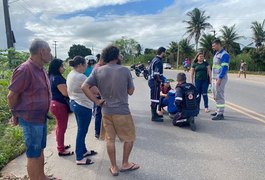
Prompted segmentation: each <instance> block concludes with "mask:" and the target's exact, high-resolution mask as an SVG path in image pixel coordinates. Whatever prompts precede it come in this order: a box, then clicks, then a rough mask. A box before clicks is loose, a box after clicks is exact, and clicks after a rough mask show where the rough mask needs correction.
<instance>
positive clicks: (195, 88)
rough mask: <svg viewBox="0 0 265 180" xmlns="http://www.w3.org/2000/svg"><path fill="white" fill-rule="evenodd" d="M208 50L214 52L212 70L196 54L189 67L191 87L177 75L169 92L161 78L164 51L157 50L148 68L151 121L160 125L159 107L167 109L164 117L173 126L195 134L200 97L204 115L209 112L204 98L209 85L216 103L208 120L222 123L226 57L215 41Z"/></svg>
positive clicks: (167, 85)
mask: <svg viewBox="0 0 265 180" xmlns="http://www.w3.org/2000/svg"><path fill="white" fill-rule="evenodd" d="M212 48H213V50H214V51H215V55H214V58H213V65H212V68H211V67H210V65H209V63H208V62H206V61H205V60H204V55H203V53H202V52H199V53H197V55H196V56H195V58H194V60H193V63H192V66H191V67H192V68H191V83H187V82H186V79H187V78H186V75H185V74H184V73H178V75H177V86H176V88H175V89H172V88H171V86H170V83H169V82H168V80H167V79H166V78H165V77H164V75H163V66H162V64H163V63H162V59H163V58H164V57H165V54H166V49H165V48H164V47H160V48H159V49H158V51H157V55H156V57H155V58H154V59H153V60H152V62H151V64H150V67H149V74H150V75H149V81H148V85H149V87H150V95H151V105H150V106H151V114H152V117H151V120H152V121H155V122H163V111H164V109H163V107H165V106H167V107H168V113H170V115H171V117H172V118H173V121H172V123H173V125H177V126H182V125H183V124H185V125H186V124H187V125H190V128H191V129H192V130H193V131H195V130H196V126H195V122H194V116H197V115H198V113H199V110H200V100H201V96H202V97H203V100H204V111H205V112H206V113H208V112H209V105H208V95H207V93H208V88H209V84H212V92H213V97H214V100H215V102H216V111H215V112H214V113H212V114H211V115H212V116H213V117H212V120H223V119H224V115H223V113H224V108H225V98H224V90H225V85H226V83H227V81H228V76H227V73H228V69H229V62H230V57H229V54H228V53H227V52H226V51H225V50H224V49H223V47H222V45H221V41H220V40H219V39H215V40H214V41H213V43H212ZM157 106H158V109H157ZM157 110H158V111H157Z"/></svg>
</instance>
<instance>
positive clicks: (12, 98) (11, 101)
mask: <svg viewBox="0 0 265 180" xmlns="http://www.w3.org/2000/svg"><path fill="white" fill-rule="evenodd" d="M18 98H19V94H18V93H15V92H13V91H9V92H8V95H7V104H8V107H9V109H10V111H11V113H12V111H13V108H14V106H15V105H16V104H17V101H18ZM9 121H10V123H11V124H12V125H14V126H16V125H17V124H18V120H17V117H15V116H14V115H13V114H12V117H11V119H10V120H9Z"/></svg>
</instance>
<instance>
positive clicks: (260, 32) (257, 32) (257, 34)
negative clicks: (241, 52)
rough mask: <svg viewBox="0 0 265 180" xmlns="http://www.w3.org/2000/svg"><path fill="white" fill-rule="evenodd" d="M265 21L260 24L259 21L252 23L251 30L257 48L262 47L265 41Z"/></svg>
mask: <svg viewBox="0 0 265 180" xmlns="http://www.w3.org/2000/svg"><path fill="white" fill-rule="evenodd" d="M264 26H265V19H264V20H263V22H262V23H258V22H257V21H255V22H252V25H251V27H250V28H251V29H252V30H253V40H254V41H255V45H256V47H257V48H259V47H261V46H262V43H263V42H264V41H265V30H264Z"/></svg>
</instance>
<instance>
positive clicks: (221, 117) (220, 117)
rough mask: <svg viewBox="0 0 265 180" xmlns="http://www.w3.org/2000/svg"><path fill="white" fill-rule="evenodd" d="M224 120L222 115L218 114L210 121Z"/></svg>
mask: <svg viewBox="0 0 265 180" xmlns="http://www.w3.org/2000/svg"><path fill="white" fill-rule="evenodd" d="M224 119H225V118H224V115H223V114H218V115H216V116H214V117H213V118H212V120H214V121H215V120H224Z"/></svg>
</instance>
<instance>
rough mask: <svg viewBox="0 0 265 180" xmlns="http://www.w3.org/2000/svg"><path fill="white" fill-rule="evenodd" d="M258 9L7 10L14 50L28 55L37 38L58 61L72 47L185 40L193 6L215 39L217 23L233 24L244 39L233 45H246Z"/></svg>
mask: <svg viewBox="0 0 265 180" xmlns="http://www.w3.org/2000/svg"><path fill="white" fill-rule="evenodd" d="M2 6H3V4H2V3H0V49H5V48H6V37H5V28H4V27H5V26H4V18H3V10H2V9H3V7H2ZM264 7H265V1H261V0H252V1H240V0H222V1H217V0H212V1H210V0H185V1H183V0H78V1H77V0H67V1H66V0H36V1H32V0H17V1H14V2H13V3H11V4H10V6H9V11H10V18H11V25H12V29H13V31H14V34H15V37H16V41H17V43H16V44H15V47H16V48H17V50H23V51H28V47H29V44H30V42H31V41H32V40H33V39H34V38H42V39H44V40H46V41H48V43H49V44H50V46H51V48H52V49H53V50H54V46H53V44H54V41H57V44H58V45H57V53H58V57H60V58H63V59H64V58H67V52H68V51H69V48H70V46H72V45H73V44H82V45H85V46H86V47H89V48H92V47H93V50H94V53H99V52H101V50H102V48H104V47H105V46H106V45H108V44H110V43H111V42H113V41H115V40H117V39H120V38H121V37H128V38H132V39H134V40H136V41H137V42H138V43H139V44H141V46H142V47H143V48H154V49H156V48H158V47H160V46H165V47H168V45H169V43H170V42H172V41H177V42H178V41H180V40H182V39H184V38H186V37H187V36H188V35H187V34H185V32H186V26H187V24H185V23H184V22H183V21H184V20H187V19H188V17H187V15H186V14H187V12H189V11H191V10H193V9H194V8H199V9H201V10H203V11H205V15H207V16H210V19H209V21H208V22H209V23H210V24H211V25H212V26H213V29H214V30H215V31H216V33H217V36H220V35H221V33H220V29H221V28H222V26H223V25H227V26H228V27H231V26H233V25H234V24H235V25H236V30H237V32H238V34H239V35H240V36H244V37H246V38H242V39H240V40H238V42H239V43H241V44H244V45H247V44H249V43H250V42H252V41H253V40H252V39H251V36H252V31H251V29H250V25H251V23H252V22H253V21H258V22H262V21H263V19H264V18H265V11H264ZM213 29H207V30H205V31H204V32H202V33H206V34H207V33H212V30H213ZM190 43H191V44H194V40H192V41H191V42H190Z"/></svg>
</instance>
